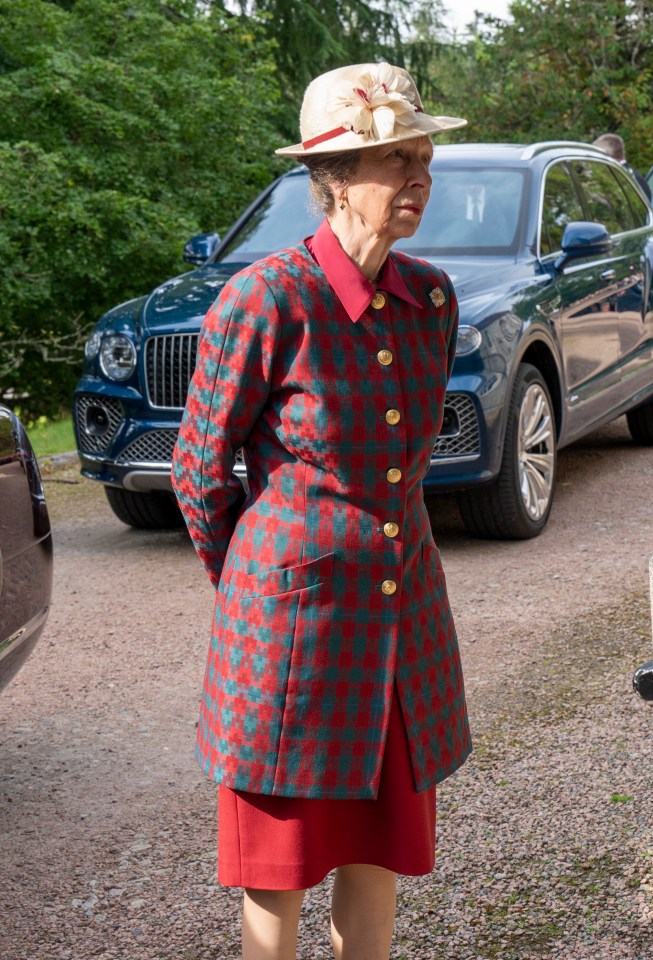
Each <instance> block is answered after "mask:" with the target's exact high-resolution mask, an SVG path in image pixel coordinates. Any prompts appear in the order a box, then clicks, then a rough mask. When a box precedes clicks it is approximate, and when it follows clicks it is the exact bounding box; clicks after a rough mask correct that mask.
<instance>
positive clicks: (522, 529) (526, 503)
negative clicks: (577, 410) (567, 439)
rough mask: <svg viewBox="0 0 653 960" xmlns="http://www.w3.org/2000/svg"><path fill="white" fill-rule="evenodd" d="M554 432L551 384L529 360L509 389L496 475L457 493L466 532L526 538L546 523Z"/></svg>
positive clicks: (550, 497) (552, 479)
mask: <svg viewBox="0 0 653 960" xmlns="http://www.w3.org/2000/svg"><path fill="white" fill-rule="evenodd" d="M555 469H556V432H555V418H554V415H553V404H552V402H551V395H550V393H549V388H548V387H547V385H546V382H545V380H544V378H543V377H542V374H541V373H540V372H539V370H538V369H537V368H536V367H534V366H532V365H531V364H529V363H523V364H521V366H520V367H519V370H518V372H517V376H516V378H515V382H514V384H513V388H512V394H511V398H510V406H509V408H508V420H507V425H506V434H505V440H504V445H503V456H502V461H501V469H500V471H499V475H498V476H497V478H496V480H494V481H493V482H492V483H491V484H489V485H488V486H486V487H481V488H480V489H478V490H465V491H463V492H461V493H459V494H458V497H457V499H458V507H459V509H460V513H461V516H462V519H463V523H464V524H465V527H466V529H467V530H468V531H469V533H471V534H473V535H474V536H477V537H484V538H486V539H492V540H529V539H530V538H532V537H536V536H538V534H540V533H541V532H542V530H543V529H544V527H545V526H546V522H547V520H548V518H549V513H550V511H551V504H552V502H553V491H554V482H555Z"/></svg>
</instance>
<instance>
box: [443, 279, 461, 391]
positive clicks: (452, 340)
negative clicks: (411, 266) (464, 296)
mask: <svg viewBox="0 0 653 960" xmlns="http://www.w3.org/2000/svg"><path fill="white" fill-rule="evenodd" d="M443 273H444V271H443ZM444 278H445V280H446V282H447V294H448V296H447V303H448V305H449V320H448V323H447V330H446V341H447V383H449V380H450V379H451V372H452V370H453V362H454V360H455V359H456V341H457V339H458V298H457V297H456V291H455V290H454V288H453V283H452V282H451V278H450V277H449V275H448V274H446V273H444Z"/></svg>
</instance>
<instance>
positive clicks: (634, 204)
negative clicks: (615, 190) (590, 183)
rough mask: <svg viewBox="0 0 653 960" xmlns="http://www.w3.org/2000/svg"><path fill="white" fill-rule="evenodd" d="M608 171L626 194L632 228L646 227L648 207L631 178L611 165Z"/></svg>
mask: <svg viewBox="0 0 653 960" xmlns="http://www.w3.org/2000/svg"><path fill="white" fill-rule="evenodd" d="M610 171H611V173H612V175H613V176H614V178H615V179H616V181H617V183H618V184H619V188H620V190H621V191H622V192H623V193H624V194H625V196H626V201H627V203H628V207H629V209H630V212H631V214H632V226H633V228H635V229H637V228H638V227H646V226H647V225H648V216H649V214H648V207H647V206H646V204H645V203H644V201H643V200H642V198H641V197H640V195H639V193H638V192H637V190H636V189H635V187H634V186H633V183H632V181H631V178H630V177H629V176H628V174H627V173H625V172H624V171H623V170H615V169H614V167H611V168H610Z"/></svg>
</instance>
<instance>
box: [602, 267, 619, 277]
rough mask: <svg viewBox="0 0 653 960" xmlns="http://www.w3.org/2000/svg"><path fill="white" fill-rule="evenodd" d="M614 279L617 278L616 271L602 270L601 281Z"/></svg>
mask: <svg viewBox="0 0 653 960" xmlns="http://www.w3.org/2000/svg"><path fill="white" fill-rule="evenodd" d="M616 277H617V271H616V270H612V269H610V270H604V271H603V273H602V274H601V280H615V279H616Z"/></svg>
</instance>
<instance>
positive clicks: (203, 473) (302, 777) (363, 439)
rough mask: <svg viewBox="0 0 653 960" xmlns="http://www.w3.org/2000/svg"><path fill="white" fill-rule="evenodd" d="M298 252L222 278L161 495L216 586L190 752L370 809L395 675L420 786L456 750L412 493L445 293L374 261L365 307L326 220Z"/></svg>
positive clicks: (245, 779) (452, 667) (438, 354)
mask: <svg viewBox="0 0 653 960" xmlns="http://www.w3.org/2000/svg"><path fill="white" fill-rule="evenodd" d="M307 243H308V246H307ZM307 243H303V244H300V245H299V246H298V247H296V248H292V249H289V250H284V251H282V252H281V253H279V254H276V255H274V256H270V257H267V258H266V259H264V260H260V261H258V262H257V263H255V264H253V265H252V266H251V267H248V268H247V269H246V270H243V271H242V272H241V273H239V274H237V275H236V276H234V277H233V278H232V279H231V281H230V282H229V283H228V284H227V285H226V286H225V287H224V289H223V291H222V293H221V294H220V296H219V298H218V299H217V301H216V302H215V304H214V305H213V307H212V308H211V310H210V311H209V313H208V315H207V317H206V319H205V321H204V326H203V328H202V335H201V340H200V347H199V356H198V362H197V368H196V371H195V375H194V377H193V381H192V384H191V388H190V391H189V395H188V402H187V405H186V411H185V414H184V420H183V423H182V427H181V431H180V434H179V440H178V443H177V447H176V450H175V455H174V460H173V484H174V488H175V492H176V494H177V497H178V499H179V503H180V506H181V509H182V511H183V513H184V516H185V518H186V523H187V525H188V529H189V531H190V534H191V537H192V539H193V542H194V544H195V547H196V548H197V551H198V553H199V555H200V557H201V559H202V561H203V563H204V565H205V567H206V569H207V571H208V574H209V577H210V578H211V581H212V582H213V584H214V586H215V587H216V591H217V594H216V605H215V617H214V621H213V631H212V641H211V647H210V650H209V657H208V664H207V669H206V676H205V681H204V691H203V697H202V705H201V715H200V724H199V730H198V746H197V751H198V757H199V759H200V763H201V765H202V767H203V769H204V770H205V771H206V772H207V773H208V774H209V776H210V777H212V778H213V779H214V780H215V781H217V782H219V783H222V784H224V785H225V786H227V787H231V788H233V789H239V790H246V791H250V792H252V793H262V794H274V795H279V796H291V797H325V798H326V797H331V798H336V799H338V798H374V797H375V796H376V794H377V790H378V785H379V775H380V771H381V763H382V760H383V751H384V744H385V737H386V732H387V728H388V717H389V713H390V706H391V702H392V691H393V684H394V683H396V684H397V689H398V693H399V700H400V703H401V709H402V713H403V718H404V723H405V727H406V732H407V735H408V742H409V745H410V755H411V761H412V767H413V773H414V778H415V785H416V788H417V789H418V790H424V789H426V788H427V787H429V786H431V785H432V784H434V783H436V782H438V781H440V780H442V779H444V777H446V776H448V775H449V774H450V773H452V772H453V771H454V770H455V769H456V768H457V767H458V766H459V765H460V764H461V763H462V762H463V761H464V759H465V757H466V756H467V754H468V753H469V751H470V749H471V744H470V736H469V727H468V722H467V712H466V707H465V696H464V690H463V679H462V671H461V664H460V657H459V653H458V644H457V641H456V635H455V630H454V625H453V621H452V617H451V612H450V609H449V603H448V600H447V591H446V584H445V579H444V574H443V572H442V567H441V565H440V557H439V553H438V550H437V548H436V546H435V543H434V541H433V535H432V533H431V527H430V523H429V518H428V516H427V513H426V509H425V506H424V498H423V494H422V478H423V477H424V475H425V473H426V472H427V470H428V468H429V463H430V457H431V452H432V450H433V446H434V443H435V440H436V437H437V435H438V431H439V429H440V424H441V420H442V410H443V401H444V395H445V388H446V384H447V380H448V377H449V373H450V369H451V365H452V363H453V357H454V350H455V339H456V325H457V317H458V309H457V304H456V299H455V294H454V291H453V288H452V286H451V283H450V281H449V279H448V277H447V276H446V274H444V273H442V272H441V271H439V270H437V269H435V268H434V267H432V266H431V265H430V264H427V263H424V262H422V261H419V260H414V259H412V258H410V257H407V256H405V255H403V254H401V253H396V252H393V253H391V254H390V255H389V257H388V259H387V261H386V264H385V267H384V271H383V274H382V277H381V280H380V282H379V284H378V291H379V293H380V294H381V296H379V295H378V294H376V295H375V290H374V288H373V287H372V285H371V284H370V283H369V282H368V281H367V279H366V278H365V277H364V276H363V274H361V273H360V272H359V271H358V270H357V268H356V267H355V266H354V264H353V263H352V262H351V261H350V260H349V258H348V257H347V256H346V255H345V254H344V252H343V251H342V249H341V248H340V245H339V244H338V241H337V240H336V238H335V237H334V235H333V233H332V232H331V228H330V227H329V225H328V223H327V222H326V221H325V222H324V223H323V225H322V226H321V227H320V229H319V230H318V232H317V233H316V235H315V237H313V238H312V239H311V240H310V241H307ZM311 251H312V253H311ZM312 254H313V255H312ZM320 264H321V265H322V266H320ZM240 447H242V448H243V451H244V456H245V462H246V464H247V472H248V478H249V492H248V493H247V495H245V493H244V490H243V487H242V485H241V483H240V481H239V480H237V479H236V478H235V477H234V475H233V474H232V468H233V465H234V456H235V454H236V451H237V450H238V449H239V448H240Z"/></svg>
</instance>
